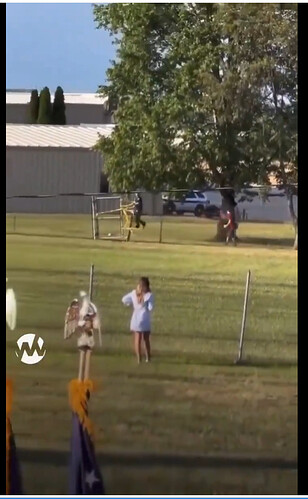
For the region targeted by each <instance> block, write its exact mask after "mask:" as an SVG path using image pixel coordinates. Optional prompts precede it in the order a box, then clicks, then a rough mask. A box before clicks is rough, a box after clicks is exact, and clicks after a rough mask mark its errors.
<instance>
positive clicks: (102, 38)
mask: <svg viewBox="0 0 308 499" xmlns="http://www.w3.org/2000/svg"><path fill="white" fill-rule="evenodd" d="M114 57H115V49H114V46H113V45H112V43H111V38H110V37H109V35H108V33H106V32H104V31H103V30H97V29H96V28H95V24H94V21H93V15H92V5H91V4H68V3H62V4H51V3H44V4H43V3H39V4H27V3H24V4H7V5H6V88H15V89H17V88H24V89H32V88H37V89H38V90H40V89H41V88H43V87H44V86H47V87H49V88H50V90H54V89H55V88H56V87H57V86H58V85H60V86H62V87H63V90H64V91H65V92H78V91H80V92H96V90H97V87H98V85H100V84H102V83H104V81H105V72H106V69H107V68H108V66H109V65H110V63H109V61H110V59H114Z"/></svg>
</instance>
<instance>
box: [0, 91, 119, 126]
mask: <svg viewBox="0 0 308 499" xmlns="http://www.w3.org/2000/svg"><path fill="white" fill-rule="evenodd" d="M30 98H31V92H29V91H28V92H19V91H7V92H6V123H20V124H27V123H30V121H29V120H30V117H29V103H30ZM53 98H54V95H53V92H51V101H53ZM64 99H65V111H66V124H67V125H80V124H82V123H93V124H110V123H112V115H111V113H110V112H109V111H108V109H107V107H106V104H107V101H108V99H107V98H106V97H105V98H102V97H101V96H99V95H98V94H77V93H65V94H64Z"/></svg>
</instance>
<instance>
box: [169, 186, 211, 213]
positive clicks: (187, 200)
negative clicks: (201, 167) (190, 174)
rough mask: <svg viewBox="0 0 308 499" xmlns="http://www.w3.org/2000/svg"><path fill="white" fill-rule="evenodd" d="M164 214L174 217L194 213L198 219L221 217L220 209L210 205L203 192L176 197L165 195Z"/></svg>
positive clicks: (186, 193) (183, 193)
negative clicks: (174, 215)
mask: <svg viewBox="0 0 308 499" xmlns="http://www.w3.org/2000/svg"><path fill="white" fill-rule="evenodd" d="M163 202H164V205H163V206H164V213H165V214H169V215H172V214H173V213H176V214H177V215H184V213H194V215H195V216H196V217H201V216H205V217H207V218H216V217H219V208H218V207H217V206H215V205H213V204H211V203H210V201H209V200H208V198H207V196H206V195H205V194H204V193H203V192H201V191H188V192H182V193H179V192H178V193H176V194H174V195H172V193H171V194H169V195H168V194H166V195H163Z"/></svg>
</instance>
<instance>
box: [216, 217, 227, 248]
mask: <svg viewBox="0 0 308 499" xmlns="http://www.w3.org/2000/svg"><path fill="white" fill-rule="evenodd" d="M225 223H227V220H224V219H222V218H220V219H219V220H218V222H217V231H216V236H215V240H216V241H218V242H219V243H222V242H225V241H226V237H227V231H226V229H225V228H224V225H225Z"/></svg>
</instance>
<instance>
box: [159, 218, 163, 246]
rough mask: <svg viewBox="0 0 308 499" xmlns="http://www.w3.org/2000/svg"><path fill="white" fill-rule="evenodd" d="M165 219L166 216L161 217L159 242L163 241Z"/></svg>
mask: <svg viewBox="0 0 308 499" xmlns="http://www.w3.org/2000/svg"><path fill="white" fill-rule="evenodd" d="M163 221H164V217H160V226H159V243H162V242H163Z"/></svg>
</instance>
